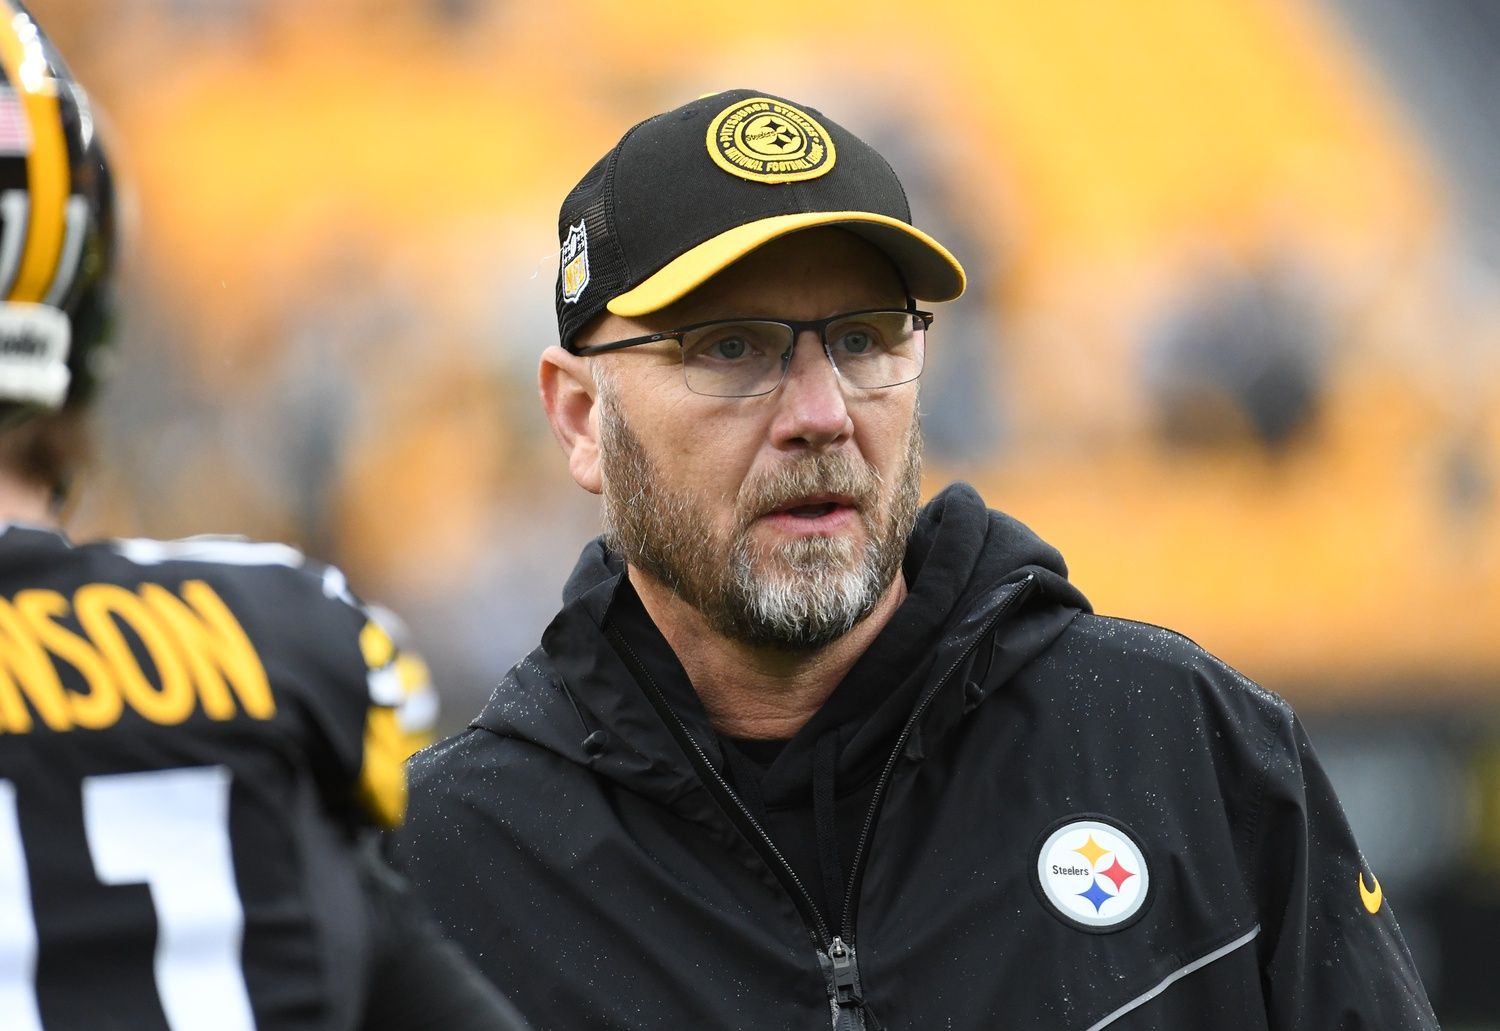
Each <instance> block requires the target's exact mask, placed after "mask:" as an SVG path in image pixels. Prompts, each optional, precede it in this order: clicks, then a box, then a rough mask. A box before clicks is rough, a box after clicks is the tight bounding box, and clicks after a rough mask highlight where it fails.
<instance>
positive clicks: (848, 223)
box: [607, 211, 967, 318]
mask: <svg viewBox="0 0 1500 1031" xmlns="http://www.w3.org/2000/svg"><path fill="white" fill-rule="evenodd" d="M817 226H839V227H841V228H844V229H847V230H849V231H850V232H852V233H855V234H857V235H859V236H862V237H864V238H865V239H866V240H869V241H870V243H872V244H874V245H875V246H876V247H878V248H880V250H882V251H883V252H885V254H886V256H887V257H889V258H890V259H891V262H892V263H893V264H894V265H895V266H896V270H897V271H898V272H900V273H901V278H902V279H903V280H904V281H905V283H906V288H907V289H908V290H910V291H911V294H912V296H913V297H915V298H917V299H918V300H922V301H951V300H953V299H954V298H955V297H958V296H959V295H960V294H962V293H963V292H964V286H965V285H966V283H967V279H966V277H965V276H964V269H963V266H962V265H960V264H959V263H958V259H957V258H955V257H954V256H953V255H952V254H949V253H948V250H947V248H945V247H944V246H943V245H942V244H940V243H938V242H937V241H936V240H934V239H933V238H932V237H930V236H928V235H927V234H926V233H924V232H922V231H921V230H920V229H917V228H915V227H914V226H911V225H908V224H907V223H905V222H903V221H901V220H900V219H898V218H891V217H890V216H889V215H877V214H875V213H874V212H869V211H809V212H802V213H799V214H793V215H773V216H771V217H770V218H763V219H760V220H759V221H756V222H748V223H746V224H744V225H740V226H735V227H734V228H733V229H729V230H726V231H725V232H722V233H720V234H719V235H718V236H715V237H714V238H713V239H711V240H705V241H703V242H702V243H700V244H699V245H698V246H696V247H694V248H693V249H692V250H689V251H685V252H684V253H682V254H680V255H678V256H677V257H676V258H674V259H672V260H671V261H669V262H668V263H667V264H666V265H663V266H662V267H661V269H660V270H658V271H657V273H656V274H655V275H653V276H651V277H650V278H649V279H647V280H646V281H645V282H644V283H642V284H640V285H639V286H637V287H636V288H635V289H633V290H627V291H626V292H625V293H623V294H620V295H619V296H618V297H616V298H614V299H613V300H612V301H610V302H609V304H608V305H607V307H608V308H609V310H610V311H612V312H614V313H615V314H616V315H620V316H623V317H625V318H635V317H637V316H640V315H649V314H651V313H652V312H656V311H661V309H663V308H665V307H666V306H667V305H669V304H671V303H673V302H674V301H677V300H680V299H681V298H683V297H685V296H687V295H688V294H689V293H691V292H692V291H693V290H696V289H697V288H698V287H700V286H702V285H703V284H704V283H706V282H707V281H708V280H709V279H711V278H713V277H714V276H716V275H718V274H719V273H720V272H722V271H724V270H725V269H726V268H728V267H729V266H730V265H733V264H734V263H735V262H737V261H739V260H740V259H741V258H743V257H744V256H745V255H747V254H749V253H750V252H751V251H753V250H755V249H757V248H759V247H764V246H765V245H766V244H768V243H770V242H771V241H772V240H777V239H780V238H781V237H783V236H786V235H788V234H790V233H796V232H800V231H801V230H803V229H812V228H815V227H817Z"/></svg>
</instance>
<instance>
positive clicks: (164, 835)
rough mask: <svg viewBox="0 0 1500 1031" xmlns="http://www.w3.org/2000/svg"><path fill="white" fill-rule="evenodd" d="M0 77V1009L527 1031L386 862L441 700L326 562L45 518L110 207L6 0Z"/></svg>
mask: <svg viewBox="0 0 1500 1031" xmlns="http://www.w3.org/2000/svg"><path fill="white" fill-rule="evenodd" d="M0 72H3V74H0V116H3V117H0V1025H3V1026H4V1027H5V1028H6V1029H7V1031H101V1029H111V1028H119V1029H126V1028H128V1029H131V1031H157V1029H169V1031H248V1029H252V1028H258V1029H260V1031H273V1029H277V1031H294V1029H295V1031H315V1029H316V1031H324V1029H326V1031H347V1029H353V1028H367V1029H402V1028H432V1029H443V1031H449V1029H454V1028H459V1029H476V1031H477V1029H485V1031H491V1029H507V1028H511V1029H515V1028H521V1027H522V1026H523V1025H522V1023H521V1021H520V1019H519V1018H518V1017H516V1016H515V1015H514V1013H513V1011H512V1010H511V1008H510V1007H509V1006H508V1004H506V1003H505V1002H504V1000H502V999H500V998H499V997H498V996H497V995H496V993H495V991H494V989H493V988H492V987H490V986H489V985H488V983H487V982H485V981H484V980H483V979H482V978H480V977H479V976H478V975H477V974H476V973H474V972H473V970H472V968H470V967H469V966H468V965H467V964H466V963H465V961H463V959H462V957H461V956H460V955H459V954H458V953H457V950H456V949H454V948H453V947H452V946H450V945H448V944H447V943H446V942H444V941H443V940H442V939H441V937H440V936H439V935H438V934H437V932H436V929H435V928H434V927H433V925H432V923H431V921H430V920H428V919H427V918H426V917H425V915H424V914H423V913H422V912H421V910H420V908H419V906H418V905H417V904H416V902H415V900H414V898H413V896H412V895H411V893H410V891H409V889H408V888H407V887H406V886H405V885H404V883H403V882H402V881H401V880H400V879H399V878H396V877H395V876H394V875H393V874H391V873H390V872H389V871H388V870H387V869H386V868H385V867H384V866H383V864H381V863H380V862H379V861H378V857H377V856H376V854H375V852H374V848H373V845H372V837H373V834H374V830H375V828H379V827H389V826H391V825H393V824H394V823H396V822H398V821H399V820H400V818H401V816H402V812H403V809H404V805H405V793H406V784H405V777H404V772H403V769H402V765H401V764H402V760H403V759H404V758H405V755H406V751H405V749H406V736H405V735H406V733H407V732H410V731H419V730H420V729H421V728H420V727H411V726H407V727H403V726H402V717H403V713H402V712H401V711H398V708H404V709H405V712H406V713H407V714H410V713H412V712H416V713H417V714H418V715H419V716H420V711H421V709H422V708H423V707H425V706H426V705H427V704H428V703H429V702H430V700H431V694H430V692H425V691H418V692H416V693H415V694H413V695H409V694H408V693H407V691H406V690H405V689H404V688H403V684H402V679H403V675H404V673H408V672H409V673H411V674H413V675H414V677H415V679H416V680H417V681H421V680H422V677H421V675H420V674H421V671H420V668H419V666H418V665H416V664H414V663H413V662H411V661H406V662H403V659H402V657H401V656H400V655H399V654H398V651H397V649H396V647H395V646H394V645H393V643H392V639H391V637H390V634H389V633H388V632H387V630H386V629H385V628H384V627H383V626H382V625H381V623H380V622H378V621H377V620H376V619H374V618H373V617H372V616H371V615H370V614H369V613H368V612H367V611H366V610H365V609H364V608H363V607H362V606H361V605H360V604H359V603H358V602H357V601H356V600H355V599H354V598H353V597H352V596H351V595H350V594H349V592H348V590H347V588H346V587H345V585H344V581H343V578H342V576H340V574H339V573H338V571H337V570H334V569H331V568H327V567H318V566H316V565H314V564H312V563H309V562H306V561H304V560H303V559H302V557H301V556H300V555H298V554H297V553H296V552H295V551H293V550H292V549H290V548H286V547H283V546H281V545H274V544H251V543H247V542H244V541H238V540H227V539H210V538H197V539H194V540H191V541H180V542H158V541H145V540H133V541H117V542H109V543H102V544H91V545H74V544H72V543H71V542H70V541H69V540H68V539H67V538H66V537H64V536H63V535H62V534H61V532H60V531H59V530H58V529H57V519H56V515H57V511H58V509H59V506H60V505H61V502H62V500H63V498H64V496H65V493H66V488H67V486H68V485H69V483H70V482H71V479H72V475H73V472H74V470H75V467H76V466H77V464H78V463H79V461H80V459H81V457H82V441H83V421H84V416H85V414H86V411H87V408H88V406H89V402H90V400H91V398H92V395H93V393H94V388H95V386H96V384H97V371H98V370H97V364H98V362H97V360H98V358H99V356H100V353H101V351H102V349H103V345H104V338H105V329H106V326H107V324H108V318H107V314H108V307H109V305H108V295H109V291H110V287H111V278H112V265H113V250H114V246H113V240H114V196H113V191H112V187H111V180H110V173H109V167H108V165H107V164H106V162H105V160H104V155H103V152H102V150H101V148H100V143H99V140H98V138H97V136H96V135H95V134H94V130H93V124H94V123H93V118H92V116H91V112H90V109H89V104H88V99H87V97H86V96H85V94H84V93H83V91H82V90H81V89H80V88H79V86H78V85H77V83H76V82H74V81H73V79H72V78H71V77H70V76H69V75H68V73H67V71H66V70H65V69H64V67H63V66H62V63H61V61H60V60H59V59H58V57H57V55H56V54H55V53H54V52H53V50H52V48H51V47H50V45H49V44H48V42H47V40H46V39H45V38H44V37H43V36H42V35H41V33H40V31H39V30H38V28H37V26H36V24H35V23H34V22H33V21H32V19H31V17H30V15H29V14H28V12H27V11H26V9H25V8H24V7H22V6H21V5H20V4H17V3H14V2H13V0H0ZM408 698H413V699H415V701H414V702H412V703H409V702H408Z"/></svg>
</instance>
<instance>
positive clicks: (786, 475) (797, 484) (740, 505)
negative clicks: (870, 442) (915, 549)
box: [735, 454, 885, 530]
mask: <svg viewBox="0 0 1500 1031" xmlns="http://www.w3.org/2000/svg"><path fill="white" fill-rule="evenodd" d="M884 485H885V481H884V480H883V479H882V478H881V476H880V474H879V473H878V472H876V471H875V469H874V468H873V467H872V466H870V465H868V464H866V463H864V462H860V461H858V460H856V459H854V458H853V457H851V456H849V455H844V454H817V455H803V456H801V457H799V458H794V459H789V460H788V461H786V462H784V463H783V464H781V465H779V466H777V467H776V468H775V469H772V470H770V471H769V472H766V473H763V474H761V475H759V476H757V477H755V478H753V479H751V480H748V481H746V483H745V485H744V486H743V487H742V488H741V489H740V492H739V498H738V500H737V503H736V506H735V507H736V508H737V509H738V514H739V528H740V529H741V530H745V529H747V528H748V527H749V526H750V524H751V523H753V522H755V520H757V519H759V518H760V517H761V516H763V515H765V514H766V513H767V512H773V511H775V510H776V509H778V508H782V507H783V506H785V505H787V504H789V503H791V502H793V501H796V500H797V499H799V498H805V497H810V496H813V495H818V494H837V495H840V496H842V497H846V498H848V499H850V501H851V502H853V504H854V507H855V508H856V509H858V510H859V511H860V512H867V511H869V510H870V509H872V508H874V507H875V506H876V505H877V504H878V502H879V500H880V491H881V488H882V487H883V486H884Z"/></svg>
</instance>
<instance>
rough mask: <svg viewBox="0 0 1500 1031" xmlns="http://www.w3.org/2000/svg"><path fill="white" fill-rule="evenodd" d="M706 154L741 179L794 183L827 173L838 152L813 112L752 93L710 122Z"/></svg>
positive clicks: (758, 181) (759, 181)
mask: <svg viewBox="0 0 1500 1031" xmlns="http://www.w3.org/2000/svg"><path fill="white" fill-rule="evenodd" d="M708 156H709V157H711V158H713V160H714V164H716V165H718V166H719V167H720V168H722V169H723V170H724V171H726V172H728V173H729V174H730V175H737V176H739V177H740V178H741V179H749V180H750V181H751V182H757V183H794V182H798V181H800V180H803V179H816V178H817V177H818V176H820V175H826V174H827V173H828V171H829V170H830V169H832V168H833V162H834V158H835V157H836V156H837V155H836V154H835V153H834V148H833V140H831V139H830V138H829V137H828V131H827V130H826V129H824V128H823V127H822V126H821V125H819V124H818V121H817V119H815V118H813V117H812V115H810V114H808V113H807V112H806V111H803V110H801V109H800V108H796V107H793V106H792V105H791V104H787V103H784V102H782V101H780V100H772V99H771V98H769V97H751V98H750V99H749V100H741V101H739V102H738V103H735V104H733V105H731V106H729V107H726V108H725V109H724V110H723V111H720V112H719V114H718V116H717V117H715V118H714V120H713V121H712V122H710V123H709V126H708Z"/></svg>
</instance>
